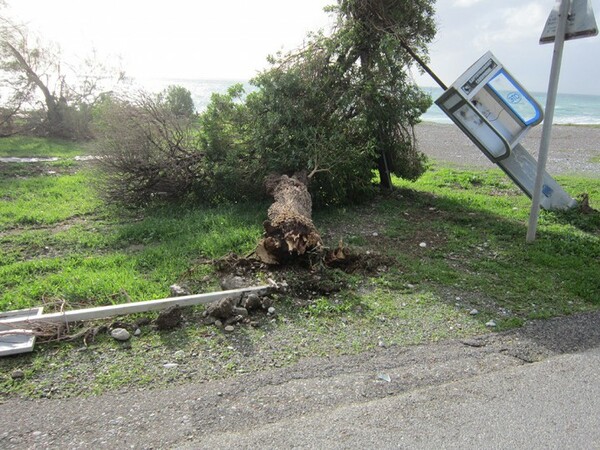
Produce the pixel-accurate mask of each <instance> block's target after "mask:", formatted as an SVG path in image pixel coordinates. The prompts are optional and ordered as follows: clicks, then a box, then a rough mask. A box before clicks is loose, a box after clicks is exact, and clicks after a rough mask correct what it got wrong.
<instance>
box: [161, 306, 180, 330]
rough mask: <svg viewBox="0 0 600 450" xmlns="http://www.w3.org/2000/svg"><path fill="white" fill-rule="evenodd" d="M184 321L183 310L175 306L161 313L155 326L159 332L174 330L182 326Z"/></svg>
mask: <svg viewBox="0 0 600 450" xmlns="http://www.w3.org/2000/svg"><path fill="white" fill-rule="evenodd" d="M182 320H183V316H182V314H181V308H180V307H179V306H177V305H175V306H171V307H170V308H167V309H165V310H164V311H161V312H160V314H159V315H158V317H157V318H156V320H155V321H154V324H155V325H156V328H157V329H159V330H172V329H173V328H177V327H178V326H179V325H181V322H182Z"/></svg>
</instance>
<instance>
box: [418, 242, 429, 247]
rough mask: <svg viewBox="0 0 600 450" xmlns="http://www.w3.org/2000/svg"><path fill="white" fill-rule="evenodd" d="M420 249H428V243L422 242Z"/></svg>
mask: <svg viewBox="0 0 600 450" xmlns="http://www.w3.org/2000/svg"><path fill="white" fill-rule="evenodd" d="M419 247H421V248H425V247H427V242H421V243H420V244H419Z"/></svg>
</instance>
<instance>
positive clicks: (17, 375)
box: [10, 369, 25, 381]
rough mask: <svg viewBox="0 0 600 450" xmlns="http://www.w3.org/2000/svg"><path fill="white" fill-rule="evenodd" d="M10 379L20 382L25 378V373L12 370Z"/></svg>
mask: <svg viewBox="0 0 600 450" xmlns="http://www.w3.org/2000/svg"><path fill="white" fill-rule="evenodd" d="M10 377H11V378H12V379H13V380H15V381H17V380H22V379H23V378H25V372H23V371H22V370H18V369H17V370H13V372H12V373H11V374H10Z"/></svg>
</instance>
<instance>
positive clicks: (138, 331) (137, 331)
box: [133, 328, 142, 336]
mask: <svg viewBox="0 0 600 450" xmlns="http://www.w3.org/2000/svg"><path fill="white" fill-rule="evenodd" d="M141 334H142V330H140V329H139V328H136V329H135V331H134V332H133V335H134V336H139V335H141Z"/></svg>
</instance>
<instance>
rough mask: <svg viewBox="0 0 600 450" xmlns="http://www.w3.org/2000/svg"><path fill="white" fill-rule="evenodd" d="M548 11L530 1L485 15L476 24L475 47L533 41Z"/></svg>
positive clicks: (537, 35)
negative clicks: (485, 16)
mask: <svg viewBox="0 0 600 450" xmlns="http://www.w3.org/2000/svg"><path fill="white" fill-rule="evenodd" d="M548 12H549V11H548V10H547V8H544V7H543V6H542V5H540V4H539V3H538V2H532V3H527V4H525V5H522V6H517V7H513V8H506V9H504V10H502V11H500V12H498V13H496V14H494V15H493V16H490V17H487V18H486V19H485V20H483V21H481V22H480V23H479V24H477V26H476V28H477V37H476V38H475V40H474V41H475V43H476V47H477V48H479V49H483V48H488V47H490V46H493V45H496V44H514V43H516V42H519V41H526V40H531V41H532V42H535V41H536V40H537V38H538V37H539V35H540V34H541V32H542V29H543V28H544V24H545V23H546V18H547V15H548Z"/></svg>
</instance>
